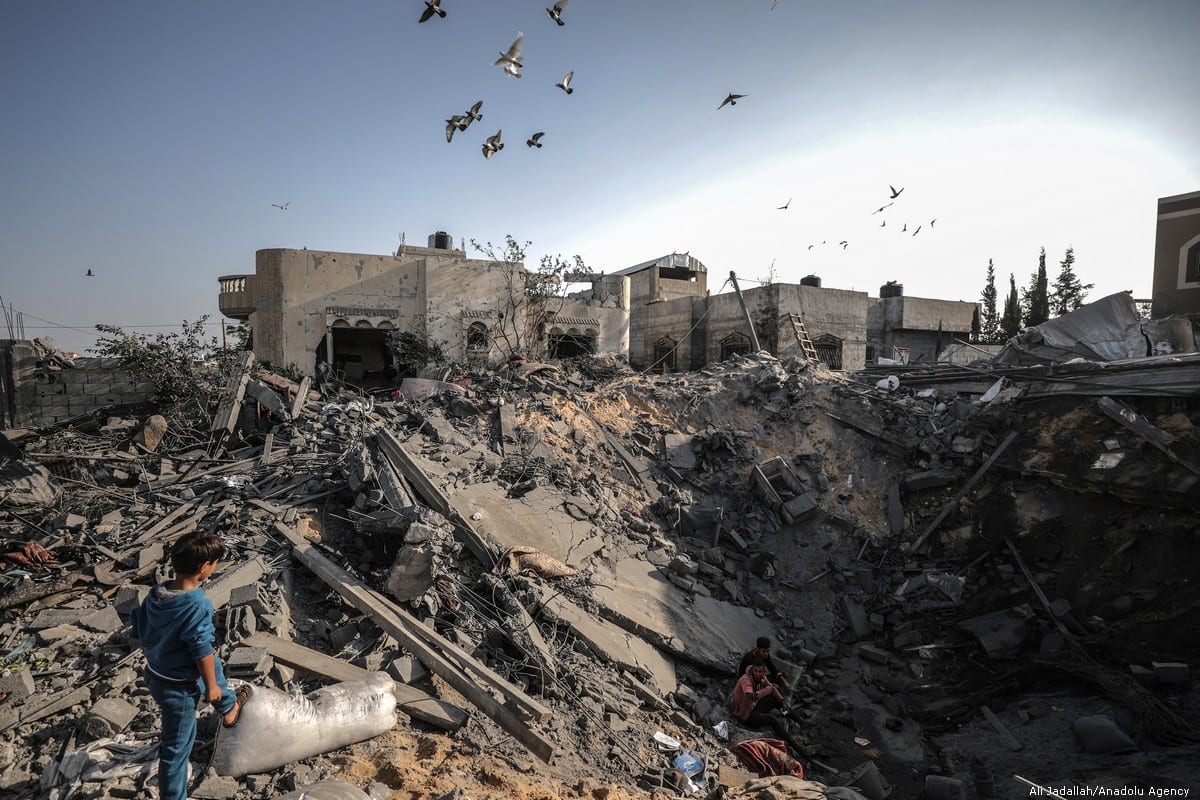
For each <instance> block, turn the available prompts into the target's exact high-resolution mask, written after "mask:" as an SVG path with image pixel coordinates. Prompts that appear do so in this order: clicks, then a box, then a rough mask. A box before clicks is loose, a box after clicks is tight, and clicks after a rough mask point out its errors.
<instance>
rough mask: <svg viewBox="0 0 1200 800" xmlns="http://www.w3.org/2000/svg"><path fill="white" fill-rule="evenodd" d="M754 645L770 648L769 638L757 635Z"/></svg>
mask: <svg viewBox="0 0 1200 800" xmlns="http://www.w3.org/2000/svg"><path fill="white" fill-rule="evenodd" d="M755 647H757V648H758V649H760V650H770V649H771V640H770V639H768V638H767V637H765V636H760V637H758V642H757V643H756V644H755Z"/></svg>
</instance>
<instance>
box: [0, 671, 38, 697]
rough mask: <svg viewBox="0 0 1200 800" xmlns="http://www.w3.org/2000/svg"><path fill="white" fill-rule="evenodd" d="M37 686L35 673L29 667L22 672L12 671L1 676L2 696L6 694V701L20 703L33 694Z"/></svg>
mask: <svg viewBox="0 0 1200 800" xmlns="http://www.w3.org/2000/svg"><path fill="white" fill-rule="evenodd" d="M34 688H35V685H34V682H33V673H32V672H30V671H29V667H25V668H24V669H22V670H21V671H20V672H12V673H9V674H8V675H5V676H4V677H2V678H0V696H6V697H7V699H6V700H5V701H4V702H6V703H20V702H21V701H22V700H24V699H25V698H26V697H29V695H31V694H33V690H34Z"/></svg>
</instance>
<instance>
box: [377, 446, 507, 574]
mask: <svg viewBox="0 0 1200 800" xmlns="http://www.w3.org/2000/svg"><path fill="white" fill-rule="evenodd" d="M375 441H376V442H377V443H378V444H379V449H380V451H381V452H382V453H383V456H384V458H386V459H387V461H388V462H390V463H391V465H392V466H393V467H395V468H396V470H397V471H398V472H399V473H400V474H401V475H403V476H404V477H405V478H406V479H407V480H408V482H409V483H410V484H412V487H413V488H414V489H416V491H417V494H419V495H420V496H421V499H422V500H424V501H425V502H426V503H427V504H428V505H429V506H430V507H431V508H433V510H434V511H436V512H438V513H439V514H441V515H442V516H443V517H445V518H446V519H448V520H450V521H451V522H452V523H454V528H455V532H456V533H457V534H458V536H459V538H460V539H461V540H462V542H463V544H465V545H466V546H467V549H469V550H470V551H471V553H472V554H473V555H474V556H475V558H477V559H479V562H480V563H481V564H483V566H484V567H485V568H487V569H489V570H490V569H492V568H493V567H495V566H496V560H497V559H496V552H497V551H498V550H499V548H498V547H493V546H492V545H491V543H490V542H488V540H487V539H485V538H484V536H483V534H481V533H480V532H479V531H477V530H476V529H475V526H474V525H472V524H471V522H470V521H469V520H467V519H466V518H465V517H463V516H462V515H461V514H459V513H458V512H457V511H456V510H455V509H454V506H452V505H450V500H449V499H448V498H447V497H446V496H445V495H444V494H442V490H441V489H439V488H438V487H436V486H434V484H433V481H431V480H429V476H428V475H426V474H425V470H423V469H421V468H420V467H419V466H418V465H417V462H416V461H414V460H413V457H412V456H411V455H409V453H408V451H407V450H405V449H404V446H403V445H402V444H400V440H399V439H397V438H396V437H395V436H393V435H392V434H391V432H390V431H386V430H380V431H378V432H377V434H376V436H375Z"/></svg>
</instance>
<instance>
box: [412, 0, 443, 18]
mask: <svg viewBox="0 0 1200 800" xmlns="http://www.w3.org/2000/svg"><path fill="white" fill-rule="evenodd" d="M434 14H437V15H438V16H439V17H441V18H442V19H445V18H446V12H445V11H442V0H425V10H424V11H422V12H421V18H420V19H419V20H417V22H426V21H428V20H429V18H430V17H432V16H433V15H434Z"/></svg>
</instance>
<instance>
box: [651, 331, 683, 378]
mask: <svg viewBox="0 0 1200 800" xmlns="http://www.w3.org/2000/svg"><path fill="white" fill-rule="evenodd" d="M677 346H678V345H676V343H675V340H674V339H672V338H671V337H670V336H663V337H662V338H660V339H659V340H658V341H657V342H655V343H654V362H653V363H652V364H651V365H650V368H651V369H653V370H662V369H667V370H670V371H671V372H674V371H675V363H676V362H675V355H676V353H678V352H679V351H678V350H676V349H675V348H676V347H677Z"/></svg>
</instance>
